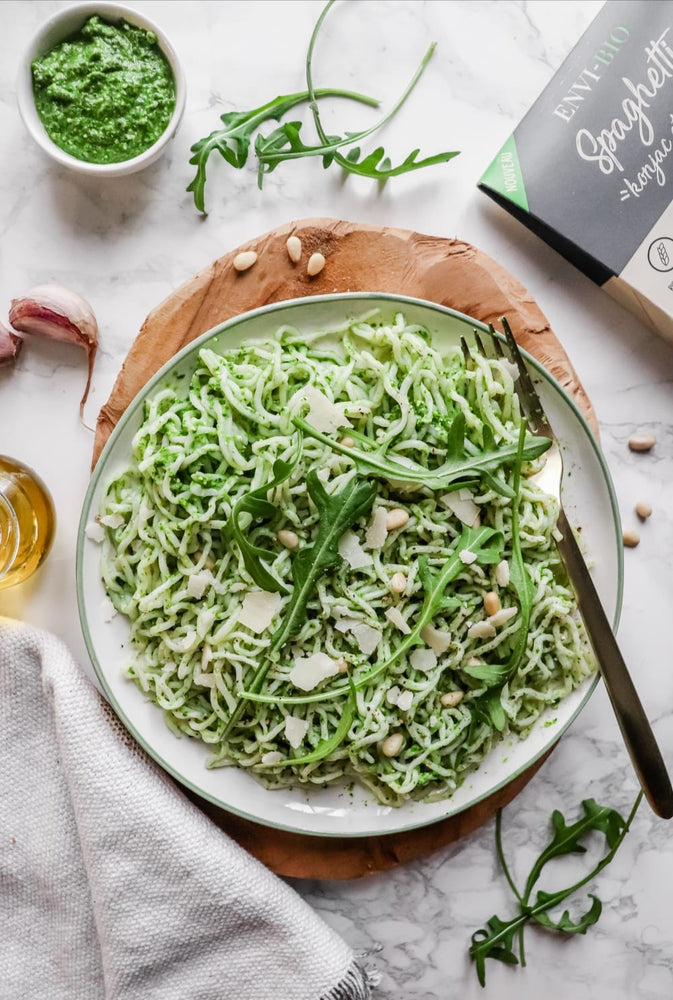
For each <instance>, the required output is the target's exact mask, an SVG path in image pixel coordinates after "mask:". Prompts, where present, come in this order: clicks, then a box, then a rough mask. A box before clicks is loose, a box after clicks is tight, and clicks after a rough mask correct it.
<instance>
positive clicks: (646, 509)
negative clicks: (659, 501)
mask: <svg viewBox="0 0 673 1000" xmlns="http://www.w3.org/2000/svg"><path fill="white" fill-rule="evenodd" d="M636 514H637V515H638V517H639V518H640V520H641V521H646V520H647V519H648V517H650V516H651V514H652V506H651V504H649V503H645V501H644V500H639V501H638V503H637V504H636Z"/></svg>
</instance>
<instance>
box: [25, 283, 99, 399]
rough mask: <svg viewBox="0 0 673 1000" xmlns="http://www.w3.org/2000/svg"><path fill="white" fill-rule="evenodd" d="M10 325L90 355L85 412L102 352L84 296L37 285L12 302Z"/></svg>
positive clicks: (60, 287)
mask: <svg viewBox="0 0 673 1000" xmlns="http://www.w3.org/2000/svg"><path fill="white" fill-rule="evenodd" d="M9 322H10V323H11V324H12V326H13V327H14V329H15V330H19V331H20V332H21V333H27V334H30V335H32V336H34V337H47V338H49V339H51V340H62V341H64V342H65V343H68V344H77V345H78V346H79V347H83V348H84V350H85V351H86V352H87V357H88V361H89V376H88V378H87V382H86V386H85V388H84V395H83V396H82V400H81V402H80V405H79V412H80V416H81V415H82V412H83V410H84V404H85V403H86V399H87V396H88V395H89V387H90V385H91V376H92V373H93V364H94V360H95V357H96V351H97V349H98V323H97V322H96V317H95V316H94V313H93V309H92V308H91V306H90V305H89V303H88V302H87V301H86V299H83V298H82V296H81V295H78V294H77V292H73V291H71V290H70V289H69V288H63V287H62V286H61V285H37V286H36V287H35V288H31V289H30V291H28V292H26V294H25V295H24V296H23V297H22V298H20V299H12V307H11V309H10V312H9Z"/></svg>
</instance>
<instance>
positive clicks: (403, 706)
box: [397, 691, 414, 712]
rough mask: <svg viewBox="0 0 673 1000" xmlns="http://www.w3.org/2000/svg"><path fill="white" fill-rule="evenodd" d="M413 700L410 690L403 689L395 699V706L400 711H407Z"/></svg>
mask: <svg viewBox="0 0 673 1000" xmlns="http://www.w3.org/2000/svg"><path fill="white" fill-rule="evenodd" d="M413 700H414V695H413V692H412V691H403V692H402V694H401V695H400V696H399V698H398V699H397V707H398V708H399V710H400V712H408V711H409V709H410V708H411V705H412V703H413Z"/></svg>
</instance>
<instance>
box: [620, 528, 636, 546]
mask: <svg viewBox="0 0 673 1000" xmlns="http://www.w3.org/2000/svg"><path fill="white" fill-rule="evenodd" d="M622 541H623V542H624V545H626V546H628V548H630V549H634V548H635V547H636V545H637V544H638V542H639V541H640V535H639V534H638V532H637V531H634V530H633V528H626V529H625V530H624V531H623V532H622Z"/></svg>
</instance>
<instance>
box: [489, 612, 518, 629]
mask: <svg viewBox="0 0 673 1000" xmlns="http://www.w3.org/2000/svg"><path fill="white" fill-rule="evenodd" d="M518 613H519V609H518V608H500V610H499V611H496V612H495V614H494V615H489V618H488V620H489V622H490V624H491V625H493V626H494V627H495V628H499V627H500V626H501V625H504V624H505V622H508V621H509V620H510V618H514V617H515V615H518Z"/></svg>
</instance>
